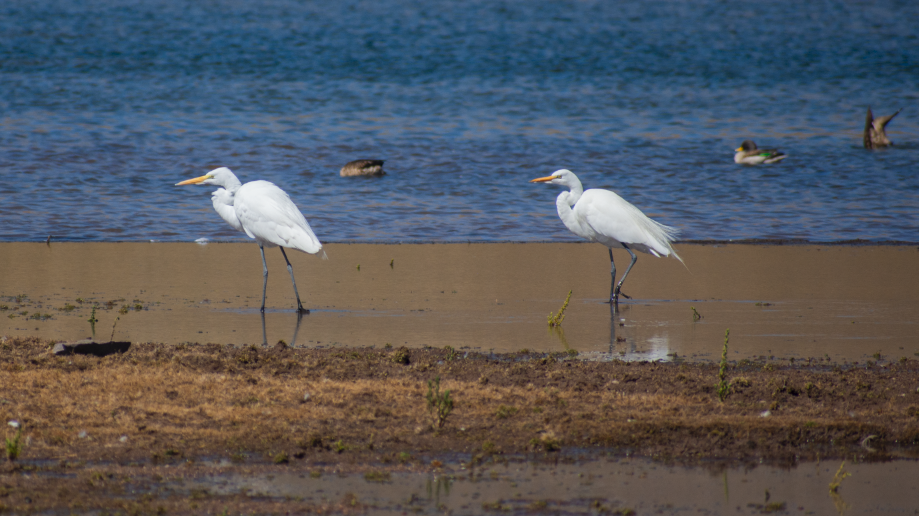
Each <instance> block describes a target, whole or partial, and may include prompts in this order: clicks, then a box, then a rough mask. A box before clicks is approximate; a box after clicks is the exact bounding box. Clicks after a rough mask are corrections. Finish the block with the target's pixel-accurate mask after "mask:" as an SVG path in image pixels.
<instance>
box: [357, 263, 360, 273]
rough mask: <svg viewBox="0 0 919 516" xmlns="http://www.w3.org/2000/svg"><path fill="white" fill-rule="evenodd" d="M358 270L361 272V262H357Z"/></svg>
mask: <svg viewBox="0 0 919 516" xmlns="http://www.w3.org/2000/svg"><path fill="white" fill-rule="evenodd" d="M357 272H361V264H357Z"/></svg>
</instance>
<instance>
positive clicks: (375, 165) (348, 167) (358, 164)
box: [340, 159, 386, 177]
mask: <svg viewBox="0 0 919 516" xmlns="http://www.w3.org/2000/svg"><path fill="white" fill-rule="evenodd" d="M340 175H341V177H352V176H383V175H386V172H383V160H381V159H358V160H355V161H352V162H350V163H347V164H345V166H343V167H341V172H340Z"/></svg>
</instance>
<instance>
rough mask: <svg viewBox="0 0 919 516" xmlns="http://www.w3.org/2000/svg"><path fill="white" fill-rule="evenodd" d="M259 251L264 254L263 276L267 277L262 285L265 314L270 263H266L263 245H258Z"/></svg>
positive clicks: (263, 310) (263, 311) (263, 320)
mask: <svg viewBox="0 0 919 516" xmlns="http://www.w3.org/2000/svg"><path fill="white" fill-rule="evenodd" d="M258 250H259V251H261V253H262V267H263V272H262V275H263V276H264V277H265V281H264V283H262V313H265V293H266V292H268V262H266V261H265V248H264V247H263V246H262V244H259V245H258ZM264 322H265V319H264V318H263V319H262V323H264Z"/></svg>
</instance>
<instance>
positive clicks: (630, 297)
mask: <svg viewBox="0 0 919 516" xmlns="http://www.w3.org/2000/svg"><path fill="white" fill-rule="evenodd" d="M619 295H620V296H622V297H624V298H626V299H632V296H627V295H625V294H623V293H622V292H620V293H619Z"/></svg>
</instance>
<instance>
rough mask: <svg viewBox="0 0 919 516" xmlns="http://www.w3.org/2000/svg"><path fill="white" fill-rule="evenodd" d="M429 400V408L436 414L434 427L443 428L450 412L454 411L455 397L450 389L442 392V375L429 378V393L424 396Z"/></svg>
mask: <svg viewBox="0 0 919 516" xmlns="http://www.w3.org/2000/svg"><path fill="white" fill-rule="evenodd" d="M424 398H425V399H426V400H427V401H428V410H429V411H430V412H431V414H432V415H433V416H434V425H433V426H434V428H443V426H444V423H446V422H447V417H448V416H449V415H450V412H453V399H452V398H450V390H449V389H447V390H445V391H443V392H440V376H435V377H434V379H433V380H428V393H427V394H426V395H425V397H424Z"/></svg>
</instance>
